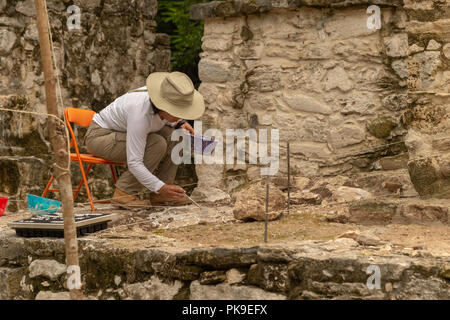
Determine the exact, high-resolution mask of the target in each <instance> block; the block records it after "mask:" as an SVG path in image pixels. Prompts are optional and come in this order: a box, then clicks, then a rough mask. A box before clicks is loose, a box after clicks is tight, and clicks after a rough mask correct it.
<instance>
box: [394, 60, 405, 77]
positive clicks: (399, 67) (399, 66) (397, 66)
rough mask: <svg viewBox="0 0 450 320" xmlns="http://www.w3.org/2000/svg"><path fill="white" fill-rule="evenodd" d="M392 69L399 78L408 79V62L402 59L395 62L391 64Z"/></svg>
mask: <svg viewBox="0 0 450 320" xmlns="http://www.w3.org/2000/svg"><path fill="white" fill-rule="evenodd" d="M391 66H392V69H393V70H394V71H395V73H396V74H397V75H398V76H399V77H400V78H401V79H406V78H408V62H407V61H406V60H404V59H400V60H395V61H393V62H392V65H391Z"/></svg>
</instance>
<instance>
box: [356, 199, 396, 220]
mask: <svg viewBox="0 0 450 320" xmlns="http://www.w3.org/2000/svg"><path fill="white" fill-rule="evenodd" d="M396 213H397V205H395V204H393V203H388V202H382V201H376V200H360V201H356V202H354V203H352V204H350V205H349V214H350V221H351V222H354V223H390V222H391V221H392V218H393V217H394V216H395V214H396Z"/></svg>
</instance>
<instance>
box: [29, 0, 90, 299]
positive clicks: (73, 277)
mask: <svg viewBox="0 0 450 320" xmlns="http://www.w3.org/2000/svg"><path fill="white" fill-rule="evenodd" d="M34 3H35V6H36V13H37V27H38V32H39V43H40V47H41V57H42V68H43V71H44V79H45V97H46V101H47V113H49V114H54V115H55V116H59V114H58V105H57V99H56V88H55V76H54V73H53V64H52V53H51V50H50V38H49V29H48V28H49V27H50V26H49V25H48V15H47V11H46V6H45V0H34ZM48 130H49V136H50V143H51V145H52V149H53V152H54V153H55V156H56V166H55V169H54V172H53V174H54V176H55V177H56V181H57V182H58V186H59V189H60V191H61V201H62V208H63V215H64V240H65V243H66V263H67V275H68V281H67V287H68V289H69V290H70V296H71V299H74V300H75V299H76V300H79V299H82V298H83V294H82V291H81V281H80V279H81V274H80V267H79V261H78V244H77V233H76V227H75V217H74V213H73V192H72V181H71V178H70V170H68V168H69V165H70V159H69V155H68V154H67V139H66V137H65V135H66V130H65V127H64V125H63V124H62V123H60V122H59V121H57V120H56V119H55V118H53V117H49V118H48Z"/></svg>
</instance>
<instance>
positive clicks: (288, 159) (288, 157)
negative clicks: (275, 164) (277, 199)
mask: <svg viewBox="0 0 450 320" xmlns="http://www.w3.org/2000/svg"><path fill="white" fill-rule="evenodd" d="M287 169H288V204H287V213H288V215H289V213H290V212H289V211H290V208H291V150H290V149H289V141H288V143H287Z"/></svg>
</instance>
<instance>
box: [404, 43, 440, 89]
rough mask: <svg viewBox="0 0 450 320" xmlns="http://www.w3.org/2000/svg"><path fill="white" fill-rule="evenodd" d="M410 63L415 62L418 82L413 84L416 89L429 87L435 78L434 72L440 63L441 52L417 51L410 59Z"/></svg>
mask: <svg viewBox="0 0 450 320" xmlns="http://www.w3.org/2000/svg"><path fill="white" fill-rule="evenodd" d="M409 63H410V64H417V65H418V66H419V67H418V75H416V76H418V77H419V79H418V80H419V82H417V83H416V84H415V85H416V86H417V88H418V89H426V88H429V87H431V86H432V85H433V84H434V83H435V81H436V79H435V74H436V71H437V70H438V68H439V67H440V66H441V65H442V60H441V53H440V52H439V51H424V52H420V53H417V54H415V55H413V56H412V58H411V59H410V62H409Z"/></svg>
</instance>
